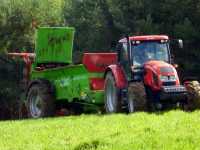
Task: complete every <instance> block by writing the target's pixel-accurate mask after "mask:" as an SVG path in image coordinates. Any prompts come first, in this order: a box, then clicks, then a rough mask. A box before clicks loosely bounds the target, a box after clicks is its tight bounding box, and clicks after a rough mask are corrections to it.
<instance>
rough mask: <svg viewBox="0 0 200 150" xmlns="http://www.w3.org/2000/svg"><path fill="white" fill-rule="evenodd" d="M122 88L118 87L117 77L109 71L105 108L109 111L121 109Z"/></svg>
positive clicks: (106, 81) (106, 82)
mask: <svg viewBox="0 0 200 150" xmlns="http://www.w3.org/2000/svg"><path fill="white" fill-rule="evenodd" d="M120 97H121V94H120V89H119V88H117V87H116V82H115V78H114V77H113V74H112V73H111V72H108V73H107V75H106V79H105V98H104V99H105V109H106V112H107V113H118V112H120V111H121V101H120V99H121V98H120Z"/></svg>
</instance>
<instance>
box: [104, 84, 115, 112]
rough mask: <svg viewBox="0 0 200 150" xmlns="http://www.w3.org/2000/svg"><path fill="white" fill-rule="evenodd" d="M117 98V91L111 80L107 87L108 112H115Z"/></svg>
mask: <svg viewBox="0 0 200 150" xmlns="http://www.w3.org/2000/svg"><path fill="white" fill-rule="evenodd" d="M115 96H116V90H115V88H114V85H113V83H112V82H111V80H108V81H107V86H106V105H107V110H108V112H114V111H115V106H114V105H115V102H114V101H115V98H116V97H115Z"/></svg>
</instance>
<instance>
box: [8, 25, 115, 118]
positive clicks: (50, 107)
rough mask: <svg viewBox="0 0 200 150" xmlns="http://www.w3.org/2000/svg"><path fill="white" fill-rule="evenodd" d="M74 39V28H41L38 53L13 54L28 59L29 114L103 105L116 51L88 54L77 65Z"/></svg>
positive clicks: (50, 113) (27, 99)
mask: <svg viewBox="0 0 200 150" xmlns="http://www.w3.org/2000/svg"><path fill="white" fill-rule="evenodd" d="M73 40H74V28H69V27H55V28H53V27H52V28H49V27H44V28H39V29H38V30H37V33H36V45H35V53H9V55H11V56H14V57H15V56H20V57H22V58H23V60H24V61H25V67H24V83H25V88H26V92H25V96H24V99H25V106H26V109H27V112H28V116H29V117H32V118H40V117H49V116H54V115H55V114H56V113H57V114H61V115H62V114H74V113H80V112H82V111H86V110H88V109H90V108H92V109H94V110H96V108H97V107H98V106H100V107H101V106H103V104H104V92H103V89H104V71H105V69H106V67H107V66H108V65H109V64H112V63H115V61H116V54H114V53H108V54H104V53H98V54H96V53H85V54H84V56H83V64H76V65H74V64H73V61H72V52H73ZM75 57H76V56H75ZM84 106H86V107H84ZM96 106H97V107H96ZM84 109H86V110H84Z"/></svg>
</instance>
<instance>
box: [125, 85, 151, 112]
mask: <svg viewBox="0 0 200 150" xmlns="http://www.w3.org/2000/svg"><path fill="white" fill-rule="evenodd" d="M146 103H147V100H146V93H145V88H144V84H143V83H142V82H135V83H131V84H130V85H129V88H128V101H127V105H128V112H129V113H133V112H136V111H145V110H146V109H147V106H146Z"/></svg>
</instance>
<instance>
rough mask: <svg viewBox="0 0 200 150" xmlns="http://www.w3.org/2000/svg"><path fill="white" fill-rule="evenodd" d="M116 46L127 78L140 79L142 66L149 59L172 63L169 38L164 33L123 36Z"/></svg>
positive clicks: (142, 70) (141, 77)
mask: <svg viewBox="0 0 200 150" xmlns="http://www.w3.org/2000/svg"><path fill="white" fill-rule="evenodd" d="M127 41H129V42H127ZM127 43H129V44H127ZM120 45H121V46H120ZM118 47H121V48H118V53H119V62H121V64H122V66H123V68H125V70H126V73H127V74H128V78H129V80H136V81H137V80H139V81H140V80H142V79H143V72H144V66H145V64H146V63H147V62H149V61H152V60H153V61H162V62H166V63H168V64H171V63H172V61H171V55H170V46H169V38H168V36H166V35H148V36H133V37H128V38H124V39H121V40H120V41H119V46H118ZM130 66H131V67H130ZM132 72H133V73H132Z"/></svg>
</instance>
